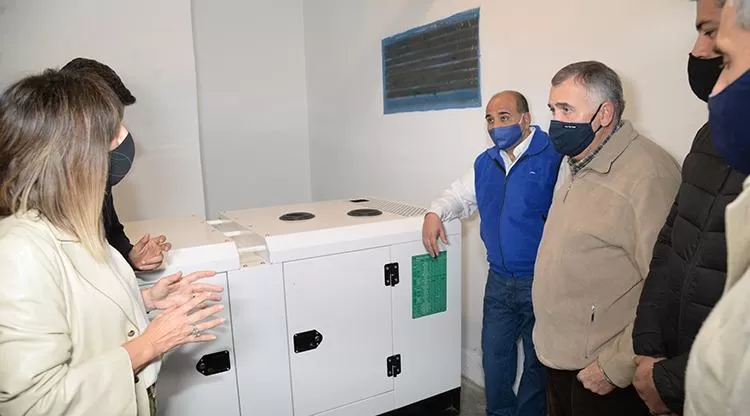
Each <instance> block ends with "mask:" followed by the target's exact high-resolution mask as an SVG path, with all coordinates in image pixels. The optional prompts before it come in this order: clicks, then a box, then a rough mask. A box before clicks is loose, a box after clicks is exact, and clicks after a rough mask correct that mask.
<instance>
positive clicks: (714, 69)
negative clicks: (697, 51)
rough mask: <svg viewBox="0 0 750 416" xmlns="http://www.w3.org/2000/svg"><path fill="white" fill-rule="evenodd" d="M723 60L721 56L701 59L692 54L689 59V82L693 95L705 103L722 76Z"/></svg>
mask: <svg viewBox="0 0 750 416" xmlns="http://www.w3.org/2000/svg"><path fill="white" fill-rule="evenodd" d="M722 61H723V58H722V57H721V56H719V57H716V58H711V59H701V58H697V57H695V56H693V54H692V53H691V54H690V58H688V81H690V89H692V90H693V94H695V96H696V97H698V98H700V99H701V100H703V101H706V102H708V96H709V95H711V90H712V89H713V88H714V85H715V84H716V81H717V80H718V79H719V74H721V69H722V68H721V66H722Z"/></svg>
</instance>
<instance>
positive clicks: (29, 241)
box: [0, 214, 155, 416]
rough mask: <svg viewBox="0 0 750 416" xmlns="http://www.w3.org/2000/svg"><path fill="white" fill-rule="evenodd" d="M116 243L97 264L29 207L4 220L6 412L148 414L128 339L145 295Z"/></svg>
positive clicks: (0, 248) (1, 293)
mask: <svg viewBox="0 0 750 416" xmlns="http://www.w3.org/2000/svg"><path fill="white" fill-rule="evenodd" d="M110 252H111V257H112V260H111V265H107V264H100V263H97V262H96V261H95V260H94V258H93V257H92V256H90V255H89V254H88V252H87V251H86V250H85V249H84V248H83V245H82V244H80V243H79V242H77V241H75V239H74V238H71V237H70V236H68V235H66V234H64V233H62V232H60V231H59V230H57V229H54V228H53V227H52V225H51V224H49V223H48V222H46V221H43V220H39V219H37V218H36V217H35V216H34V215H31V214H28V215H24V216H22V217H8V218H4V219H2V220H0V415H3V416H16V415H47V416H55V415H66V416H76V415H87V416H107V415H148V414H149V407H148V397H147V394H146V387H148V386H146V381H141V380H138V382H136V378H137V377H135V376H134V374H133V370H132V369H131V363H130V358H129V356H128V353H127V352H126V351H125V349H124V348H122V344H124V343H125V342H126V341H127V340H128V339H129V338H131V337H134V336H136V335H138V334H139V333H140V332H141V328H142V327H143V324H144V322H145V323H147V322H148V321H147V319H146V316H145V309H144V308H143V300H142V298H141V297H140V293H139V291H138V287H137V284H136V280H135V276H134V275H133V272H132V270H131V269H130V267H129V266H128V264H127V262H126V261H125V259H123V258H122V256H120V255H119V254H117V253H116V252H115V250H114V249H112V248H111V247H110ZM149 368H150V371H151V372H152V373H151V377H149V378H151V380H150V381H149V382H153V380H154V379H155V373H153V371H154V368H153V366H151V367H149ZM139 377H143V374H140V375H139Z"/></svg>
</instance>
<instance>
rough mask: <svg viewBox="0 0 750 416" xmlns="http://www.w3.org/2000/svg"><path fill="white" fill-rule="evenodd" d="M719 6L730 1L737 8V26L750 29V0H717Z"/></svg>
mask: <svg viewBox="0 0 750 416" xmlns="http://www.w3.org/2000/svg"><path fill="white" fill-rule="evenodd" d="M716 3H717V4H718V5H719V7H724V4H726V3H729V4H731V5H733V6H734V8H735V9H736V10H737V26H739V27H741V28H743V29H747V30H750V0H716Z"/></svg>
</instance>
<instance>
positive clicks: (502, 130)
mask: <svg viewBox="0 0 750 416" xmlns="http://www.w3.org/2000/svg"><path fill="white" fill-rule="evenodd" d="M489 133H490V137H491V138H492V142H493V143H495V146H497V147H498V148H499V149H500V150H505V149H507V148H509V147H511V146H513V145H514V144H516V143H517V142H518V139H520V138H521V134H522V133H523V129H521V125H520V124H512V125H510V126H503V127H495V128H492V129H490V131H489Z"/></svg>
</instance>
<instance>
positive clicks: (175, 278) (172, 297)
mask: <svg viewBox="0 0 750 416" xmlns="http://www.w3.org/2000/svg"><path fill="white" fill-rule="evenodd" d="M214 275H216V272H211V271H202V272H194V273H190V274H188V275H186V276H183V275H182V272H178V273H175V274H173V275H169V276H167V277H163V278H161V279H159V281H158V282H156V284H154V285H153V286H151V287H150V288H148V289H143V290H142V291H141V293H142V295H143V303H144V304H145V305H146V310H147V311H151V310H154V309H159V310H166V309H170V308H175V307H179V306H182V305H184V304H186V303H188V302H189V301H190V300H191V299H193V298H195V297H197V296H199V295H205V296H206V300H207V301H212V302H219V301H221V295H220V293H221V292H222V291H223V290H224V288H222V287H221V286H216V285H211V284H207V283H196V282H197V281H198V280H200V279H205V278H207V277H211V276H214ZM199 307H205V304H200V305H199Z"/></svg>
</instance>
